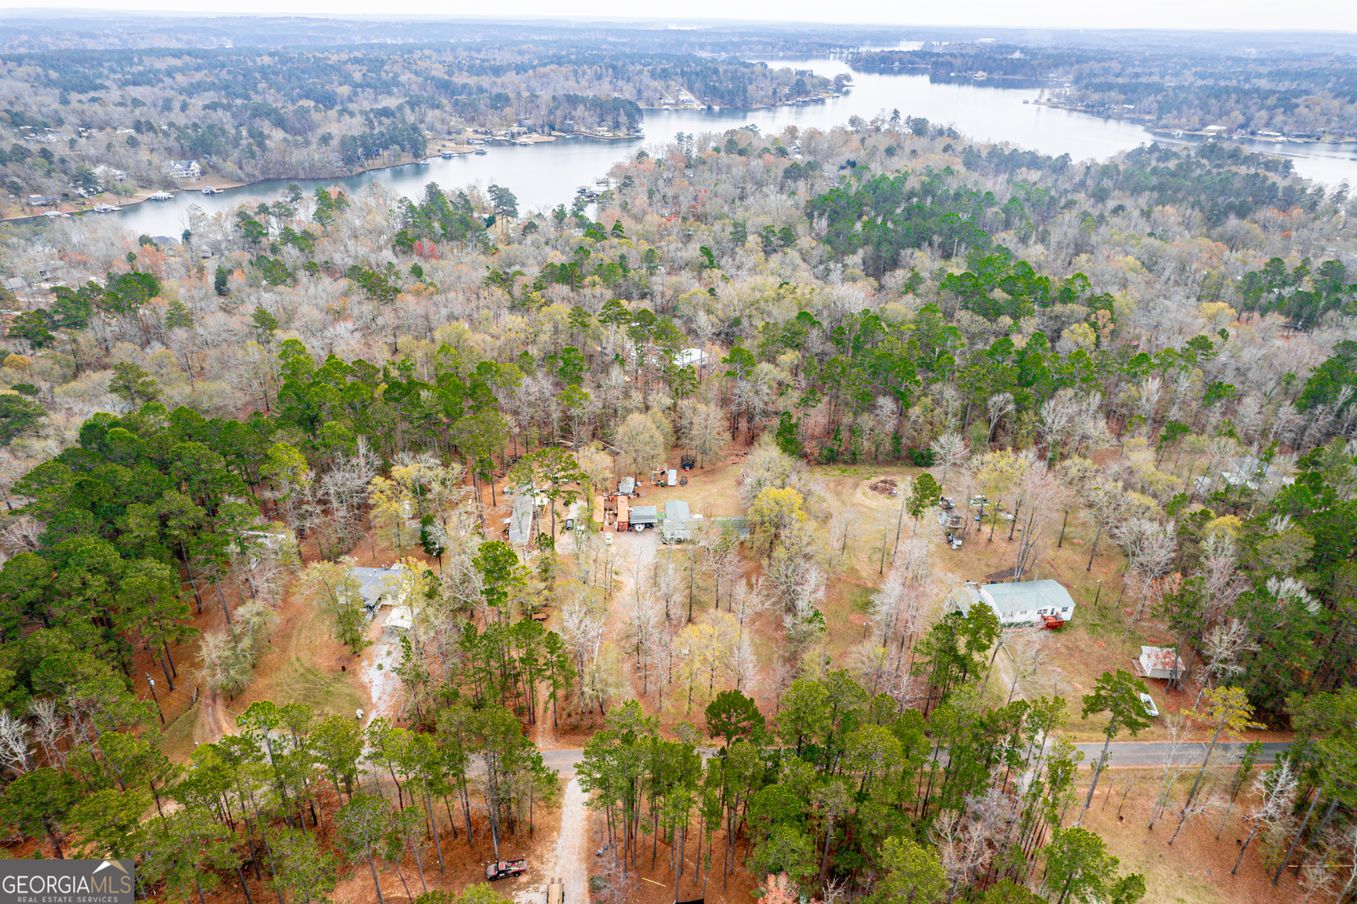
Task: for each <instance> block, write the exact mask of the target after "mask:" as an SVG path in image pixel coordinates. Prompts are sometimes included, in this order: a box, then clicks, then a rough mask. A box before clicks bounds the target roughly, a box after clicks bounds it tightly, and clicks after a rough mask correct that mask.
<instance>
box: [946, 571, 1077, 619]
mask: <svg viewBox="0 0 1357 904" xmlns="http://www.w3.org/2000/svg"><path fill="white" fill-rule="evenodd" d="M978 602H983V603H985V604H986V605H988V606H989V607H990V608H991V609H993V610H994V614H995V615H997V616H999V624H1001V625H1003V626H1004V627H1010V626H1014V625H1036V624H1041V622H1042V620H1043V617H1044V616H1051V617H1054V618H1058V619H1060V620H1061V621H1069V620H1070V619H1071V618H1073V617H1074V598H1073V597H1071V596H1070V593H1069V591H1068V590H1066V589H1065V588H1064V586H1062V585H1061V583H1060V582H1059V581H1052V580H1043V581H1015V582H1013V583H1005V584H985V585H983V586H981V585H978V584H975V583H974V582H972V581H967V582H966V584H965V585H963V586H961V587H959V588H957V589H956V590H954V591H953V592H952V594H951V596H949V597H948V606H949V608H952V609H955V610H957V611H959V612H969V611H970V608H971V606H973V605H975V604H976V603H978Z"/></svg>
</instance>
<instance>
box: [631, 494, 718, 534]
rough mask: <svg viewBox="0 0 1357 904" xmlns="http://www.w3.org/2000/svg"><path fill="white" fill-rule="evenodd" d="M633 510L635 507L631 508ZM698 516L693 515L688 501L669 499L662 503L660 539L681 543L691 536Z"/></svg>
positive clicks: (695, 527) (695, 528)
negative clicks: (662, 517)
mask: <svg viewBox="0 0 1357 904" xmlns="http://www.w3.org/2000/svg"><path fill="white" fill-rule="evenodd" d="M632 511H633V512H634V511H635V509H633V510H632ZM700 520H701V519H700V518H696V517H694V516H693V514H692V511H691V510H690V509H689V508H688V503H686V502H684V501H683V500H682V499H671V500H669V501H668V502H666V503H665V504H664V520H663V521H661V522H660V539H661V540H663V541H664V542H665V543H682V542H683V541H685V540H691V539H692V538H693V532H694V531H696V530H697V527H698V522H699V521H700Z"/></svg>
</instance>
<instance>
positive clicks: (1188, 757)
mask: <svg viewBox="0 0 1357 904" xmlns="http://www.w3.org/2000/svg"><path fill="white" fill-rule="evenodd" d="M1074 746H1075V747H1076V748H1078V749H1079V750H1081V751H1083V753H1084V762H1085V763H1092V762H1093V760H1094V758H1095V757H1097V756H1098V753H1099V751H1101V750H1102V749H1103V745H1102V744H1098V743H1089V744H1075V745H1074ZM1172 746H1173V745H1171V744H1169V743H1168V742H1167V741H1113V742H1112V746H1111V747H1109V748H1108V754H1109V758H1108V765H1110V766H1126V767H1136V766H1140V767H1149V766H1160V765H1163V764H1164V763H1165V762H1166V761H1167V760H1168V758H1169V754H1170V752H1171V751H1172ZM1206 746H1207V745H1206V742H1205V741H1193V742H1190V743H1185V744H1182V745H1180V746H1179V747H1178V755H1177V757H1176V759H1177V761H1178V764H1179V765H1188V764H1191V763H1199V762H1201V758H1202V757H1203V756H1205V754H1206ZM1286 747H1287V745H1286V743H1285V742H1282V741H1268V742H1266V743H1264V744H1263V753H1262V755H1261V756H1260V757H1259V758H1258V759H1259V762H1262V763H1270V762H1272V761H1273V760H1274V759H1276V758H1277V754H1279V753H1281V752H1282V751H1283V750H1285V749H1286ZM1216 749H1217V756H1218V757H1219V758H1220V761H1221V762H1230V763H1232V762H1235V761H1236V760H1238V759H1239V756H1240V754H1242V753H1243V752H1244V745H1243V744H1237V743H1231V744H1220V745H1218V746H1217V748H1216ZM703 752H704V753H708V754H710V753H712V752H713V751H711V750H704V751H703ZM583 758H584V751H583V750H582V749H581V748H578V747H566V748H559V749H556V750H543V751H542V760H543V761H544V762H545V763H546V764H547V766H549V767H550V768H552V769H556V770H559V771H560V772H562V773H567V774H569V773H573V772H574V771H575V765H576V764H577V763H578V762H579V761H580V760H581V759H583Z"/></svg>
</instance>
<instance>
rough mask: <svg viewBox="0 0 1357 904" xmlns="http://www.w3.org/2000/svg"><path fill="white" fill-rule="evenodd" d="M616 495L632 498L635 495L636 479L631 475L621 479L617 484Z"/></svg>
mask: <svg viewBox="0 0 1357 904" xmlns="http://www.w3.org/2000/svg"><path fill="white" fill-rule="evenodd" d="M617 495H619V496H634V495H636V478H635V477H632V476H631V475H627V476H626V477H623V478H622V479H621V480H619V481H618V482H617Z"/></svg>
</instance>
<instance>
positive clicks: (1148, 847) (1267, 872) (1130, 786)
mask: <svg viewBox="0 0 1357 904" xmlns="http://www.w3.org/2000/svg"><path fill="white" fill-rule="evenodd" d="M1193 777H1194V773H1192V772H1191V770H1189V771H1188V773H1187V774H1186V775H1184V776H1183V777H1182V778H1181V779H1180V780H1179V781H1178V783H1177V785H1176V786H1175V788H1174V792H1175V794H1174V800H1175V801H1176V802H1177V803H1178V804H1179V806H1181V802H1182V800H1183V798H1184V797H1186V796H1187V792H1188V790H1189V789H1190V787H1191V784H1192V779H1193ZM1221 780H1222V781H1224V782H1228V781H1229V773H1228V772H1226V773H1224V774H1223V775H1222V776H1221ZM1084 789H1085V790H1086V789H1087V785H1086V784H1085V785H1084ZM1104 789H1106V790H1104ZM1158 789H1159V776H1158V775H1157V774H1155V773H1152V772H1149V771H1142V770H1120V769H1114V770H1109V771H1108V772H1106V773H1104V776H1103V779H1102V780H1101V781H1100V782H1099V783H1098V793H1097V797H1096V799H1095V800H1094V802H1093V806H1092V807H1091V808H1090V809H1089V812H1088V815H1087V816H1086V817H1085V819H1084V823H1083V824H1084V827H1085V828H1087V829H1090V830H1092V831H1094V832H1097V833H1098V834H1099V835H1100V836H1102V838H1103V840H1104V841H1106V842H1107V847H1108V850H1110V851H1111V852H1112V853H1113V854H1114V855H1116V856H1117V857H1118V858H1119V859H1120V860H1121V869H1122V870H1123V871H1125V872H1134V873H1140V874H1141V875H1142V876H1144V877H1145V886H1146V892H1145V898H1144V900H1145V902H1146V904H1254V902H1272V904H1286V902H1292V901H1300V900H1302V898H1303V894H1302V890H1301V888H1300V887H1299V885H1298V883H1297V882H1296V879H1295V876H1294V873H1287V874H1286V875H1284V876H1283V877H1282V879H1281V882H1280V883H1279V884H1278V886H1277V887H1276V888H1274V887H1273V886H1272V870H1273V869H1275V868H1276V863H1277V861H1276V860H1275V859H1273V858H1275V857H1277V856H1280V852H1276V851H1271V850H1269V849H1268V848H1267V846H1266V845H1265V844H1264V843H1262V839H1261V837H1259V838H1255V839H1254V841H1253V843H1252V844H1251V845H1250V846H1249V850H1248V852H1247V853H1246V854H1245V855H1244V861H1243V863H1241V864H1240V867H1239V874H1238V875H1237V876H1231V875H1230V868H1231V867H1232V866H1234V862H1235V858H1236V857H1238V855H1239V845H1240V844H1241V843H1242V842H1243V840H1244V838H1245V837H1246V836H1247V835H1248V833H1249V828H1248V826H1247V825H1246V824H1245V822H1244V819H1243V818H1242V817H1241V812H1242V811H1246V810H1247V807H1248V805H1249V804H1248V801H1247V799H1246V795H1245V794H1241V795H1240V797H1239V801H1238V802H1237V804H1236V806H1235V807H1234V808H1233V809H1232V810H1231V811H1229V812H1228V814H1225V813H1223V812H1221V811H1217V812H1212V813H1207V814H1204V815H1202V816H1197V817H1194V818H1191V819H1189V820H1188V822H1187V824H1186V825H1184V826H1183V830H1182V832H1181V834H1179V836H1178V838H1177V840H1176V841H1174V843H1173V846H1172V847H1170V846H1169V844H1168V840H1169V838H1170V837H1171V836H1172V835H1173V831H1174V828H1175V826H1176V825H1177V811H1176V810H1174V809H1170V811H1169V812H1168V813H1166V814H1165V815H1164V816H1163V817H1162V818H1161V820H1160V822H1159V824H1158V825H1156V826H1155V828H1154V831H1152V832H1151V831H1148V830H1147V829H1146V825H1147V823H1148V821H1149V816H1150V810H1151V805H1152V803H1153V801H1154V797H1155V795H1156V794H1157V793H1158ZM1128 792H1129V793H1128ZM1123 797H1125V804H1124V805H1123V804H1122V798H1123ZM1082 804H1083V791H1081V793H1080V794H1079V805H1080V806H1082ZM1077 812H1078V810H1077V809H1072V810H1071V815H1070V817H1069V819H1070V821H1072V820H1073V819H1074V817H1075V815H1077ZM1222 816H1225V824H1224V829H1223V831H1220V825H1221V818H1222ZM1217 831H1220V838H1219V839H1217V838H1216V833H1217ZM1038 869H1040V868H1038ZM1320 900H1324V898H1320Z"/></svg>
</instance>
